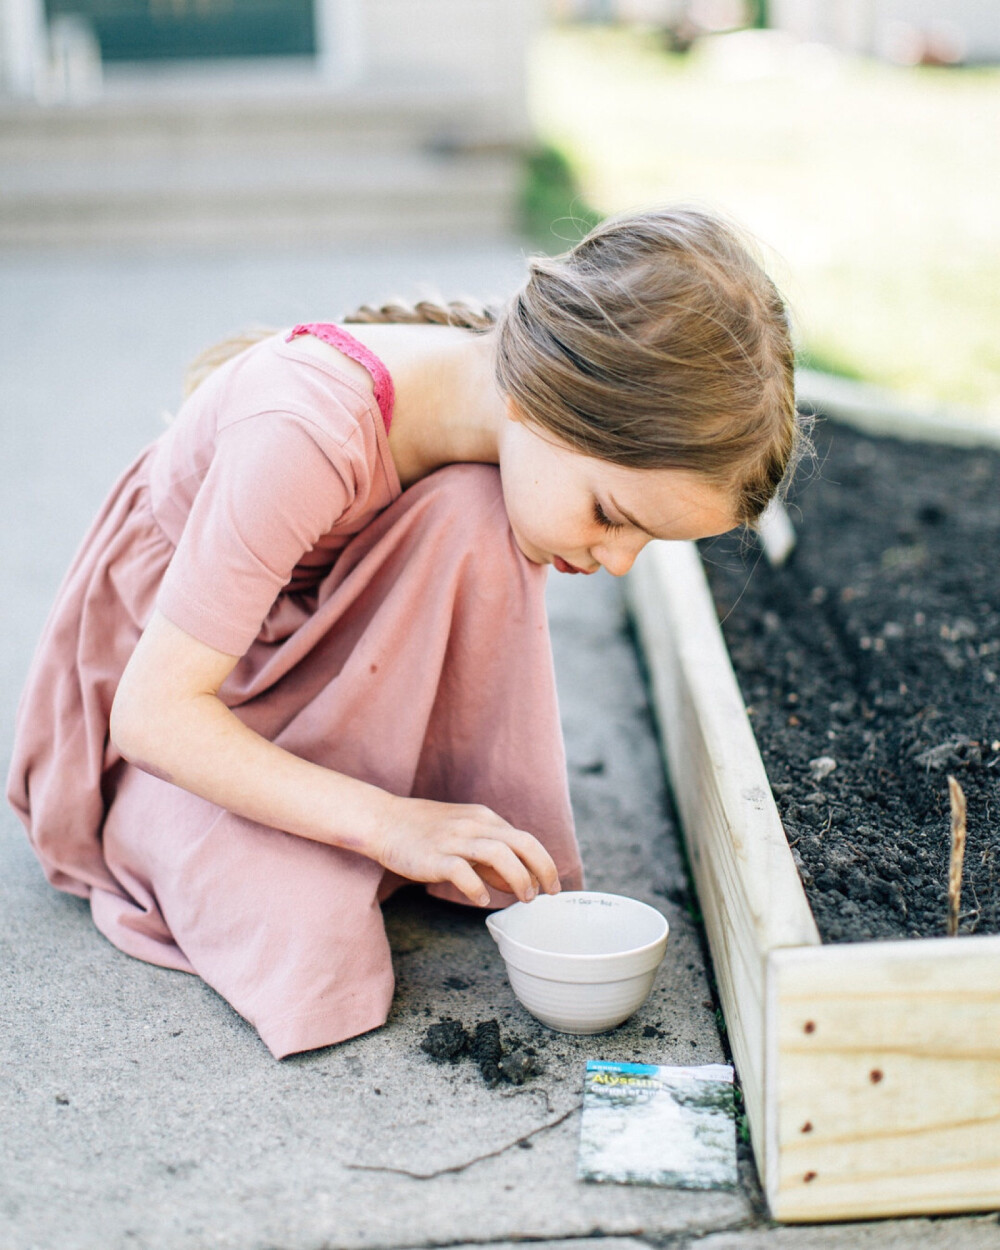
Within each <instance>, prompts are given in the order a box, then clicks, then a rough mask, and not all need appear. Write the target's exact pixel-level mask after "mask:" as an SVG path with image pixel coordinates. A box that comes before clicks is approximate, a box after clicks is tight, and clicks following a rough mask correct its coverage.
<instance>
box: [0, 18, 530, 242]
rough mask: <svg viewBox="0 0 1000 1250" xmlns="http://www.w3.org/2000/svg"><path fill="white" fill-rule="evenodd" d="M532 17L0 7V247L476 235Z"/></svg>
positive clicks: (513, 187) (512, 132) (510, 122)
mask: <svg viewBox="0 0 1000 1250" xmlns="http://www.w3.org/2000/svg"><path fill="white" fill-rule="evenodd" d="M539 7H540V0H0V243H3V242H6V243H7V244H11V243H29V242H32V241H37V242H43V241H58V240H62V241H66V242H74V241H84V240H111V241H114V240H123V239H142V240H148V239H151V238H167V239H206V240H212V239H233V238H236V239H241V238H243V239H251V238H252V239H264V240H282V239H289V240H292V239H297V238H300V237H302V235H303V234H306V235H308V236H316V235H327V236H329V237H341V236H345V235H346V236H350V237H363V236H368V237H378V236H379V235H381V234H383V233H385V232H391V233H394V234H399V233H409V234H422V233H434V234H450V233H452V232H454V231H456V230H457V231H461V232H470V231H475V232H478V233H489V232H492V231H496V230H499V229H504V228H506V227H508V226H509V224H510V222H511V220H512V218H513V215H514V211H515V201H516V196H517V193H518V187H519V183H520V177H521V168H522V159H523V156H522V154H523V150H524V147H525V145H526V143H527V141H528V138H529V127H528V117H527V108H526V101H525V56H526V48H527V41H528V38H529V36H530V32H531V29H532V26H533V23H534V22H535V21H536V20H537V10H538V8H539Z"/></svg>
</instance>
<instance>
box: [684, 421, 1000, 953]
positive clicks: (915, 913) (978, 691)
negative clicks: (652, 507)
mask: <svg viewBox="0 0 1000 1250" xmlns="http://www.w3.org/2000/svg"><path fill="white" fill-rule="evenodd" d="M816 443H817V449H818V452H819V457H818V467H817V470H816V473H815V474H814V475H813V476H812V478H811V480H807V481H803V482H802V483H801V484H800V486H799V487H798V488H797V490H796V491H795V492H794V495H793V499H792V503H793V505H794V506H793V507H792V508H791V509H790V511H791V516H792V520H793V523H794V524H795V527H796V531H797V534H798V545H797V547H796V550H795V552H794V554H793V555H792V557H791V559H790V560H789V562H788V564H787V565H786V566H785V567H784V568H781V569H772V568H770V567H769V566H768V565H767V562H766V561H765V560H764V559H763V558H761V557H760V552H759V549H757V548H756V547H751V548H750V549H749V550H746V549H745V550H743V551H741V550H740V546H739V543H738V542H736V541H735V540H732V539H727V540H725V541H719V540H716V541H713V542H709V543H705V544H703V545H702V552H703V555H704V556H705V560H706V566H707V571H708V573H709V580H710V582H711V585H712V590H713V594H714V596H715V599H716V605H717V607H718V609H719V615H720V617H721V618H723V620H724V624H723V632H724V633H725V635H726V640H727V642H728V644H729V650H730V654H731V656H732V659H733V664H734V667H735V668H736V672H737V676H738V678H739V681H740V685H741V687H742V691H743V697H744V699H745V701H746V703H747V705H748V708H749V710H750V719H751V723H752V725H753V727H754V731H755V733H756V735H757V741H758V743H759V744H760V748H761V753H762V755H763V757H764V763H765V765H766V767H767V771H768V776H769V778H770V780H771V786H772V789H773V791H774V794H775V798H776V800H777V803H778V808H779V810H780V811H781V815H782V819H783V821H784V824H785V829H786V832H787V834H788V839H789V842H790V844H791V846H792V851H793V854H794V856H795V859H796V863H797V864H798V866H799V872H800V875H801V877H802V881H803V884H804V885H805V887H806V892H807V894H808V897H809V901H810V904H811V906H812V909H813V913H814V914H815V917H816V922H817V924H818V926H819V929H820V932H821V934H822V935H823V938H824V940H826V941H844V940H861V939H869V938H891V937H901V936H906V937H933V936H938V935H941V934H943V933H944V932H945V927H946V923H947V915H948V902H947V886H948V860H949V851H950V818H949V801H948V781H947V778H948V775H949V774H952V775H953V776H954V777H955V778H956V779H957V780H958V782H959V784H960V785H961V786H962V788H963V790H964V791H965V795H966V799H967V802H968V842H967V847H966V854H965V870H964V876H963V886H962V909H961V922H960V927H959V934H960V935H961V934H968V933H997V932H1000V823H998V822H997V820H996V816H997V813H998V810H1000V576H998V572H997V568H998V551H1000V485H998V484H1000V454H997V453H995V452H990V451H984V450H960V449H956V448H947V447H940V446H929V445H926V444H917V443H903V442H897V441H895V440H891V439H876V438H869V437H866V436H864V435H861V434H858V433H856V432H854V431H852V430H849V429H848V428H846V427H844V426H838V425H835V424H833V423H832V422H823V423H821V425H820V426H819V429H818V431H817V437H816Z"/></svg>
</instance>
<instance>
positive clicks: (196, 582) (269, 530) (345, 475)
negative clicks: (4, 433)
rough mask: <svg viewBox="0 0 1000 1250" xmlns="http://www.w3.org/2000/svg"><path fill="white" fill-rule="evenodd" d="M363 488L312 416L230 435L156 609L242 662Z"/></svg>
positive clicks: (240, 426) (250, 420)
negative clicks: (308, 557)
mask: <svg viewBox="0 0 1000 1250" xmlns="http://www.w3.org/2000/svg"><path fill="white" fill-rule="evenodd" d="M355 489H356V482H355V479H354V474H353V473H352V470H351V457H350V455H349V454H348V452H347V451H346V450H345V447H344V446H343V445H342V444H340V443H338V442H337V441H336V440H335V439H333V438H331V437H330V436H329V435H328V434H326V433H325V432H324V431H323V430H321V429H320V428H319V427H318V426H316V425H314V424H313V423H312V422H310V421H309V420H307V419H306V418H304V417H299V416H296V415H294V414H290V413H277V412H264V413H257V414H255V415H254V416H252V417H244V418H243V419H242V420H240V421H237V422H234V423H233V424H232V425H229V426H227V427H225V428H224V429H223V430H221V431H220V433H219V436H218V441H217V444H216V447H215V450H214V454H213V457H212V461H211V464H210V466H209V469H208V472H207V473H206V475H205V478H204V480H203V481H202V483H201V486H200V487H199V489H198V493H197V495H196V497H195V500H194V504H193V506H192V508H191V512H190V514H189V516H188V519H187V522H186V523H185V526H184V531H183V533H182V535H181V539H180V542H179V543H178V545H177V549H176V551H175V552H174V555H173V558H172V559H171V561H170V564H169V565H168V567H167V571H166V573H165V574H164V577H163V581H162V583H161V585H160V590H159V593H158V595H157V600H156V605H157V607H158V608H159V610H160V611H161V612H162V613H163V614H164V616H166V617H167V618H168V620H170V621H172V622H173V623H174V624H175V625H177V626H179V627H180V628H181V629H183V630H184V631H185V633H189V634H191V635H192V636H193V637H195V638H197V639H199V641H201V642H204V643H205V644H207V645H208V646H210V647H214V648H215V649H216V650H217V651H222V652H224V653H226V654H227V655H243V654H244V653H245V652H246V650H247V649H248V648H249V646H250V644H251V643H252V642H253V640H254V639H255V638H256V637H257V634H258V633H259V632H260V628H261V625H262V623H263V621H264V618H265V617H266V616H267V614H268V612H269V610H270V608H271V605H272V604H273V603H274V601H275V599H276V598H277V596H278V595H279V593H280V592H281V590H282V588H283V587H284V586H285V585H287V583H288V581H289V579H290V578H291V576H292V572H293V570H294V569H295V566H296V564H298V563H299V561H300V560H301V558H302V556H303V555H304V554H305V553H306V552H307V551H310V550H311V549H312V548H313V547H314V546H315V545H316V543H317V541H318V540H319V539H320V538H321V537H322V536H323V535H324V534H326V533H329V531H330V530H331V529H332V528H333V527H334V525H335V524H336V522H337V521H338V520H339V519H340V517H342V516H343V514H344V512H345V511H346V510H347V509H348V508H349V507H350V505H351V502H352V501H353V499H354V495H355Z"/></svg>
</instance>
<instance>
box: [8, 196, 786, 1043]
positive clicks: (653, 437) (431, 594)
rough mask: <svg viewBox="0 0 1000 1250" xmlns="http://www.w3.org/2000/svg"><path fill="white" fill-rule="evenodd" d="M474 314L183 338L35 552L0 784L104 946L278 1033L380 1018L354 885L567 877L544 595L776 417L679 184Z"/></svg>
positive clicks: (512, 882) (750, 502)
mask: <svg viewBox="0 0 1000 1250" xmlns="http://www.w3.org/2000/svg"><path fill="white" fill-rule="evenodd" d="M529 269H530V273H529V277H528V280H527V282H526V284H525V286H524V287H523V289H522V290H520V291H519V292H518V293H517V294H516V295H515V296H514V297H513V298H512V299H511V300H510V301H509V303H508V304H507V305H506V306H505V307H503V308H501V309H499V310H496V311H491V310H484V311H480V310H475V309H472V308H470V307H469V306H467V305H464V304H462V305H458V304H453V305H450V306H449V307H448V308H442V307H438V306H435V305H430V304H420V305H418V306H417V307H416V309H409V308H404V307H403V306H401V305H390V306H387V307H385V308H382V309H380V310H372V309H370V308H365V309H362V310H361V311H360V312H359V313H357V314H356V315H355V316H354V317H352V318H349V319H348V320H349V322H350V323H352V329H351V331H350V333H348V332H347V331H345V330H344V329H343V327H342V326H335V325H330V324H317V323H314V324H309V325H301V326H296V327H295V328H294V329H292V330H291V331H290V332H289V331H284V332H281V333H276V334H268V335H266V336H263V335H251V336H247V337H245V338H243V339H240V340H234V341H232V342H230V343H228V344H223V345H220V347H219V348H217V349H215V350H214V351H211V352H209V353H207V354H206V355H205V356H204V357H202V358H201V360H200V362H199V365H198V368H197V370H196V373H195V376H194V378H193V386H194V389H193V390H192V391H191V392H190V394H189V397H188V398H187V400H186V402H185V404H184V405H183V407H182V408H181V410H180V412H179V414H178V416H177V419H176V420H175V421H174V423H173V424H172V425H171V427H170V428H169V429H168V430H167V431H166V432H165V433H164V434H163V435H162V436H161V437H160V438H159V439H157V441H156V442H155V443H153V444H152V446H150V447H149V448H148V449H147V450H146V451H145V452H144V453H143V454H142V455H140V456H139V458H138V459H137V460H136V461H135V463H134V464H132V465H131V467H130V468H129V469H128V470H127V471H126V473H125V474H124V475H123V476H122V477H121V478H120V480H119V481H118V483H117V485H116V486H115V488H114V489H113V491H112V493H111V495H110V497H109V498H108V500H107V502H106V503H105V506H104V508H103V509H102V511H101V513H100V515H99V516H98V518H97V520H96V521H95V523H94V525H93V527H92V528H91V530H90V532H89V534H88V535H87V537H86V538H85V539H84V542H83V545H82V547H81V549H80V551H79V553H78V554H77V557H76V559H75V561H74V563H73V565H72V567H71V569H70V571H69V573H68V574H67V576H66V579H65V581H64V583H63V585H62V587H61V589H60V591H59V594H58V598H57V601H56V604H55V607H54V609H53V611H52V613H51V615H50V617H49V620H48V623H47V624H46V627H45V631H44V633H43V636H42V640H41V643H40V645H39V648H38V652H37V654H36V657H35V660H34V663H33V666H32V669H31V672H30V674H29V677H28V682H27V687H26V690H25V692H24V695H23V697H22V700H21V705H20V709H19V713H18V729H17V739H16V744H15V750H14V758H13V764H12V768H11V774H10V780H9V789H8V795H9V798H10V801H11V803H12V804H13V806H14V807H15V809H16V810H17V812H18V814H19V815H20V817H21V819H22V820H23V822H24V824H25V826H26V828H27V830H28V835H29V837H30V839H31V842H32V845H33V847H34V850H35V852H36V854H37V855H38V858H39V859H40V861H41V863H42V865H43V867H44V869H45V872H46V875H47V876H48V879H49V880H50V881H51V883H52V884H53V885H54V886H56V887H58V888H59V889H62V890H65V891H67V892H69V893H72V894H77V895H80V896H82V897H86V898H88V899H89V901H90V907H91V912H92V915H93V919H94V922H95V924H96V925H97V927H98V928H99V929H100V931H101V932H102V933H103V934H104V935H105V936H106V937H107V938H108V939H109V940H110V941H111V942H113V943H114V944H115V945H116V946H118V947H119V948H120V949H121V950H123V951H126V952H127V953H128V954H131V955H134V956H137V957H138V958H141V959H145V960H148V961H150V962H152V963H156V964H161V965H164V966H166V967H170V968H178V969H183V970H185V971H188V972H196V973H197V974H198V975H200V976H201V977H203V978H204V979H205V980H206V981H207V982H208V983H209V984H210V985H212V986H213V987H214V988H215V989H216V990H217V991H218V992H219V993H220V994H221V995H223V997H225V998H226V999H227V1000H228V1001H229V1002H230V1003H231V1004H232V1005H233V1007H234V1008H235V1009H236V1010H237V1011H238V1012H240V1013H241V1014H242V1015H243V1016H244V1017H245V1018H246V1019H248V1020H249V1021H251V1022H252V1023H253V1025H254V1026H255V1027H256V1028H257V1029H258V1031H259V1033H260V1035H261V1037H262V1038H263V1040H264V1042H265V1043H266V1045H267V1046H268V1047H269V1048H270V1050H271V1051H272V1053H273V1054H274V1055H275V1056H276V1057H279V1058H280V1057H282V1056H284V1055H288V1054H291V1053H294V1052H297V1051H303V1050H309V1049H312V1048H314V1047H319V1046H326V1045H330V1044H332V1043H335V1042H339V1041H342V1040H344V1039H345V1038H349V1037H353V1036H355V1035H357V1034H359V1033H363V1032H365V1031H367V1030H369V1029H373V1028H376V1027H378V1026H379V1025H381V1024H382V1023H383V1022H384V1021H385V1019H386V1016H387V1014H388V1010H389V1006H390V1002H391V998H392V993H393V976H392V964H391V958H390V952H389V948H388V945H387V942H386V937H385V932H384V928H383V925H382V918H381V910H380V906H379V905H380V903H381V902H382V901H383V900H384V899H385V898H387V897H388V896H389V894H391V893H392V892H393V891H394V890H395V889H398V888H399V887H400V886H401V885H403V884H406V883H408V882H424V883H427V885H428V888H429V890H430V892H431V893H432V894H434V895H436V896H437V897H440V898H444V899H450V900H453V901H461V902H468V903H472V904H474V905H476V906H480V907H503V906H505V905H507V904H508V903H510V902H511V901H513V898H514V897H515V896H516V897H517V898H519V899H522V900H529V899H531V898H532V897H534V896H535V894H536V893H537V891H538V890H540V889H541V890H545V891H547V892H550V893H555V892H557V891H558V890H559V889H560V888H561V887H568V888H571V889H578V888H580V887H581V885H582V882H583V877H582V869H581V864H580V857H579V853H578V849H577V844H576V840H575V837H574V832H573V823H572V816H571V812H570V807H569V800H568V787H567V779H566V768H565V760H564V755H563V747H562V741H561V736H560V731H559V720H558V710H557V706H556V699H555V690H554V682H553V673H552V660H551V654H550V648H549V640H548V632H547V625H546V620H545V614H544V601H543V591H544V582H545V575H546V566H547V565H553V566H555V568H556V569H557V570H558V571H559V572H561V573H584V574H588V573H593V572H595V571H596V570H597V569H599V568H602V567H603V568H605V569H607V570H608V571H609V572H610V573H612V574H615V575H616V576H618V575H621V574H623V573H625V572H626V571H627V570H628V569H629V567H630V566H631V564H632V562H633V560H634V559H635V557H636V555H637V554H638V552H639V551H640V549H641V548H642V547H643V546H644V545H645V544H646V543H647V542H649V540H650V539H651V538H663V539H693V538H700V537H703V536H707V535H711V534H717V533H720V532H722V531H724V530H728V529H730V528H732V527H734V526H737V525H739V524H747V523H752V522H753V521H754V520H755V519H756V518H757V517H758V516H759V515H760V513H761V511H762V510H763V508H764V506H765V504H766V503H767V501H768V500H769V498H770V497H771V496H772V494H773V493H774V492H775V490H776V489H777V487H778V485H779V483H780V481H781V479H782V477H783V475H784V473H785V470H786V467H787V465H788V463H789V461H790V458H791V456H792V454H793V450H794V448H795V446H796V442H797V431H796V413H795V404H794V396H793V374H792V349H791V345H790V342H789V334H788V327H787V321H786V316H785V312H784V308H783V306H782V303H781V300H780V298H779V296H778V294H777V293H776V291H775V290H774V288H773V286H772V285H771V283H770V282H769V280H768V279H767V278H766V277H765V275H764V274H763V272H762V271H761V269H760V268H759V267H758V265H757V264H756V263H755V262H754V261H753V260H752V259H751V258H750V257H749V255H748V254H747V252H746V251H745V250H744V248H743V246H742V245H741V244H740V243H739V242H738V241H737V239H736V238H735V237H734V235H733V234H732V232H731V231H730V230H729V229H728V228H726V227H724V226H723V225H722V224H721V223H720V222H718V221H716V220H715V219H713V218H711V217H709V216H707V215H705V214H702V213H699V212H695V211H690V210H663V211H657V212H650V213H644V214H639V215H633V216H627V217H620V218H617V219H611V220H609V221H606V222H605V223H603V224H602V225H600V226H599V227H597V228H596V229H595V230H594V231H593V232H592V233H591V234H590V235H589V236H588V237H587V238H586V239H584V240H583V241H582V242H581V243H580V244H578V245H577V246H576V247H575V248H573V249H572V250H571V251H570V252H568V253H567V254H566V255H565V256H563V257H560V258H558V259H555V260H549V259H535V260H532V261H531V262H530V266H529Z"/></svg>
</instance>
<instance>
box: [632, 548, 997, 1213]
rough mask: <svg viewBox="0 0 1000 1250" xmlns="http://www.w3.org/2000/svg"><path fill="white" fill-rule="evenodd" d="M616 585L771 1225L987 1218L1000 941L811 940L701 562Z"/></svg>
mask: <svg viewBox="0 0 1000 1250" xmlns="http://www.w3.org/2000/svg"><path fill="white" fill-rule="evenodd" d="M627 585H628V597H629V603H630V609H631V611H632V614H633V617H634V620H635V622H636V626H637V630H638V634H639V638H640V642H641V645H642V648H643V651H644V656H645V661H646V664H647V668H648V671H649V675H650V682H651V686H652V693H653V702H654V710H655V714H656V716H657V719H658V722H659V726H660V739H661V743H662V748H663V755H664V760H665V764H666V768H667V771H668V774H669V778H670V782H671V786H672V789H673V794H674V799H675V802H676V805H677V809H678V812H679V815H680V819H681V823H682V827H683V832H684V838H685V842H686V844H687V849H688V854H689V858H690V862H691V865H692V870H693V873H694V878H695V884H696V887H697V890H698V895H699V899H700V903H701V909H702V912H703V915H704V920H705V927H706V931H707V935H708V941H709V945H710V948H711V953H712V959H713V962H714V966H715V973H716V977H717V981H718V987H719V994H720V997H721V1001H722V1008H723V1012H724V1015H725V1019H726V1025H727V1029H728V1035H729V1040H730V1044H731V1047H732V1052H733V1058H734V1062H735V1064H736V1067H737V1070H738V1073H739V1078H740V1081H741V1083H742V1087H743V1092H744V1097H745V1103H746V1108H747V1115H748V1120H749V1125H750V1133H751V1139H752V1142H753V1148H754V1153H755V1156H756V1160H757V1165H758V1170H759V1172H760V1175H761V1180H762V1184H763V1186H764V1190H765V1193H766V1196H767V1201H768V1204H769V1206H770V1209H771V1213H772V1215H773V1216H774V1218H776V1219H778V1220H783V1221H789V1222H802V1221H824V1220H846V1219H863V1218H871V1217H875V1216H888V1215H916V1214H931V1213H943V1212H957V1211H974V1210H984V1209H986V1210H988V1209H992V1208H996V1207H1000V936H981V935H966V936H962V937H959V938H954V939H950V938H945V937H942V938H926V939H913V938H911V939H907V940H899V941H878V942H875V941H861V942H841V943H836V944H824V943H823V942H822V940H821V938H820V934H819V931H818V929H817V926H816V922H815V920H814V917H813V914H812V912H811V910H810V906H809V902H808V900H807V898H806V894H805V891H804V889H803V886H802V883H801V880H800V877H799V873H798V870H797V868H796V865H795V862H794V860H793V857H792V852H791V850H790V848H789V845H788V841H787V839H786V837H785V832H784V829H783V827H782V823H781V819H780V816H779V814H778V810H777V807H776V805H775V802H774V799H773V797H772V794H771V790H770V787H769V784H768V778H767V775H766V773H765V770H764V765H763V762H762V760H761V755H760V752H759V750H758V747H757V743H756V741H755V738H754V734H753V731H752V729H751V726H750V721H749V718H748V716H747V712H746V708H745V706H744V702H743V698H742V696H741V694H740V690H739V687H738V684H737V681H736V678H735V675H734V673H733V669H732V665H731V663H730V659H729V654H728V651H727V649H726V644H725V641H724V640H723V637H722V633H721V631H720V628H719V624H718V618H717V615H716V611H715V607H714V605H713V601H712V597H711V594H710V591H709V588H708V585H707V583H706V580H705V576H704V572H703V569H702V565H701V560H700V557H699V555H698V552H697V549H696V548H695V547H694V546H693V545H692V544H688V543H654V544H650V546H649V547H648V548H647V549H646V550H645V551H644V552H643V554H642V556H641V558H640V560H638V561H637V562H636V565H635V568H634V569H633V571H632V573H631V574H630V575H629V578H628V583H627Z"/></svg>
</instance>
